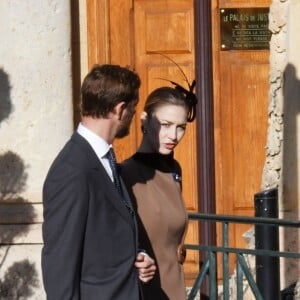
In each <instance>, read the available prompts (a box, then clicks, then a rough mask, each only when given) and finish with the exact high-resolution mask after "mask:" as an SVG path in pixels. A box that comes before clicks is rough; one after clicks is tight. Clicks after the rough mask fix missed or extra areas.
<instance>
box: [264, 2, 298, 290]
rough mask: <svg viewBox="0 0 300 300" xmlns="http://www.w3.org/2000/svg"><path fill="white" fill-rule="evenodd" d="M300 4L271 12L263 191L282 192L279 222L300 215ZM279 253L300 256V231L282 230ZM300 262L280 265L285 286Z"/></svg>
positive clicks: (280, 4)
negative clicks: (267, 128) (267, 117)
mask: <svg viewBox="0 0 300 300" xmlns="http://www.w3.org/2000/svg"><path fill="white" fill-rule="evenodd" d="M299 11H300V2H299V1H297V0H286V1H284V0H274V1H273V3H272V5H271V9H270V30H271V31H272V39H271V44H270V50H271V51H270V53H271V55H270V106H269V130H268V138H267V143H266V163H265V167H264V172H263V177H262V189H266V188H270V187H278V188H279V210H280V212H279V213H280V218H283V219H287V220H291V219H294V220H299V216H300V213H299V212H300V201H299V199H300V195H299V188H300V176H299V174H300V163H299V162H300V119H299V117H300V56H299V49H300V35H299V32H300V19H299ZM280 248H281V250H284V251H293V252H299V251H300V232H299V229H298V230H297V229H285V230H281V231H280ZM299 270H300V264H299V260H298V261H297V260H292V259H288V260H281V285H282V288H284V287H287V286H289V285H290V284H291V283H293V282H295V281H296V280H297V278H299V277H300V271H299Z"/></svg>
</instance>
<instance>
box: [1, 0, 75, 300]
mask: <svg viewBox="0 0 300 300" xmlns="http://www.w3.org/2000/svg"><path fill="white" fill-rule="evenodd" d="M70 20H71V18H70V2H69V1H68V0H57V1H54V0H52V1H50V0H40V1H36V0H26V1H24V0H1V1H0V39H1V41H0V288H1V290H0V294H1V296H3V295H5V293H6V292H7V291H10V292H12V289H11V286H10V284H11V282H10V280H9V278H8V277H7V276H8V274H10V275H12V274H14V272H17V270H22V271H23V273H22V274H25V277H24V278H23V280H25V283H26V284H25V285H26V286H27V288H28V289H27V290H26V289H25V290H24V291H23V292H20V290H19V292H20V293H23V294H24V295H23V296H26V297H24V298H22V297H21V298H22V299H39V300H41V299H43V297H44V294H43V290H42V284H41V278H40V250H41V246H42V237H41V222H42V205H41V201H42V184H43V181H44V178H45V176H46V172H47V170H48V168H49V165H50V163H51V162H52V160H53V158H54V157H55V155H56V154H57V152H58V151H59V149H60V148H61V147H62V145H63V144H64V143H65V141H66V140H67V139H68V138H69V136H70V135H71V133H72V131H73V107H72V90H71V46H70V45H71V41H70ZM5 244H9V245H5ZM9 268H10V269H9ZM19 279H20V278H19ZM14 280H16V279H14ZM16 286H17V283H16V282H14V293H17V292H18V289H17V288H16ZM31 294H32V295H31ZM30 295H31V296H30ZM7 299H17V297H16V294H14V295H13V294H10V295H8V296H7ZM18 299H19V298H18Z"/></svg>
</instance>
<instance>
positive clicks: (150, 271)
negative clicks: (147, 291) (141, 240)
mask: <svg viewBox="0 0 300 300" xmlns="http://www.w3.org/2000/svg"><path fill="white" fill-rule="evenodd" d="M134 265H135V267H136V268H137V269H138V271H139V278H140V280H141V281H142V282H144V283H147V282H149V281H150V280H151V279H152V278H153V276H154V274H155V270H156V266H155V263H154V260H153V259H152V258H151V257H150V256H149V255H147V254H146V253H143V252H141V253H139V254H138V255H137V257H136V261H135V264H134Z"/></svg>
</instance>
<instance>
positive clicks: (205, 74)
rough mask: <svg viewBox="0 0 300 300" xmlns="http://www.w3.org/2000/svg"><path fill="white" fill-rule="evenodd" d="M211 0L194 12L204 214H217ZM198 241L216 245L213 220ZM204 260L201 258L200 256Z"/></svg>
mask: <svg viewBox="0 0 300 300" xmlns="http://www.w3.org/2000/svg"><path fill="white" fill-rule="evenodd" d="M211 13H212V7H211V0H202V1H197V0H195V1H194V14H195V56H196V57H195V62H196V68H195V72H196V74H195V76H196V82H197V83H198V84H197V85H196V93H197V97H198V101H199V102H198V106H197V116H198V122H199V123H198V126H197V149H198V162H197V170H198V186H199V189H198V199H199V200H198V201H199V203H198V204H199V211H200V212H201V213H208V214H215V213H216V199H215V198H216V197H215V157H214V113H213V111H214V97H213V67H212V65H213V53H212V26H211ZM199 242H200V244H202V245H216V226H215V224H214V223H211V224H208V222H200V224H199ZM201 260H202V259H201Z"/></svg>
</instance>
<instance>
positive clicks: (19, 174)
mask: <svg viewBox="0 0 300 300" xmlns="http://www.w3.org/2000/svg"><path fill="white" fill-rule="evenodd" d="M10 88H11V87H10V84H9V77H8V75H7V74H6V73H5V72H4V71H3V70H1V69H0V122H2V121H3V120H5V119H7V118H8V117H9V115H10V113H11V112H12V105H11V100H10ZM0 125H1V124H0ZM26 180H27V173H26V167H25V165H24V162H23V161H22V159H21V158H20V157H19V156H18V155H17V154H16V153H14V152H12V151H7V152H5V153H2V154H0V274H1V277H0V300H4V299H5V300H7V299H11V300H14V299H27V298H28V297H30V296H31V295H33V292H34V288H35V287H37V286H38V275H37V271H36V268H35V264H34V263H33V262H30V261H29V260H28V259H24V260H21V261H14V262H13V263H12V264H11V265H7V261H8V257H9V254H10V253H11V251H12V250H13V249H12V246H13V244H14V240H15V239H16V238H17V237H20V236H22V235H24V234H26V233H28V231H29V229H30V226H29V225H30V224H31V223H32V222H33V220H34V218H35V213H34V209H33V206H32V205H31V204H29V203H28V201H27V200H26V199H24V198H22V197H21V196H20V193H21V192H23V191H24V189H25V187H26ZM18 247H22V245H19V246H18ZM11 260H12V257H10V258H9V261H11Z"/></svg>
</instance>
